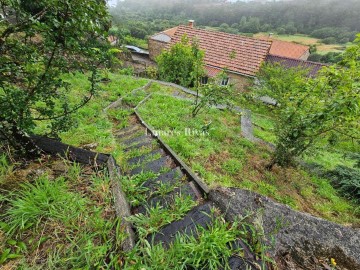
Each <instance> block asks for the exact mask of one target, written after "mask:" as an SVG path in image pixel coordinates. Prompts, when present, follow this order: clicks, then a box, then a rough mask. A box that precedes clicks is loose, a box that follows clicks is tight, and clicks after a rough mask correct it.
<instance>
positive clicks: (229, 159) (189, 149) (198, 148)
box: [139, 93, 360, 223]
mask: <svg viewBox="0 0 360 270" xmlns="http://www.w3.org/2000/svg"><path fill="white" fill-rule="evenodd" d="M191 109H192V103H191V102H188V101H183V100H178V99H175V98H172V97H170V96H169V95H166V94H161V93H157V94H154V95H153V96H152V98H151V99H149V100H148V101H147V102H146V103H145V104H143V105H142V106H141V107H140V108H139V110H140V114H141V115H142V117H143V118H144V119H145V120H146V121H147V122H148V123H150V124H151V125H152V126H153V127H154V128H155V129H156V130H159V131H162V132H163V134H165V135H163V136H162V137H163V139H164V140H165V141H166V142H167V143H168V144H169V145H170V146H171V147H172V148H173V149H174V150H175V151H176V152H177V153H178V154H179V155H180V156H181V157H182V158H183V159H184V160H185V161H186V162H187V163H188V164H189V165H191V167H192V168H193V170H194V171H195V172H196V173H198V174H199V175H200V176H201V177H202V178H203V179H204V180H205V181H206V182H207V183H208V184H210V185H213V186H217V185H220V186H232V187H241V188H247V189H250V190H253V191H255V192H259V193H261V194H263V195H266V196H269V197H272V198H274V199H275V200H277V201H279V202H281V203H284V204H287V205H289V206H291V207H292V208H294V209H298V210H301V211H306V212H310V213H312V214H314V215H317V216H321V217H324V218H327V219H330V220H333V221H335V222H339V223H359V222H360V219H359V215H358V214H357V213H355V212H354V211H353V210H352V209H354V207H356V206H354V204H353V203H352V202H350V201H348V200H346V199H342V198H341V196H340V194H339V193H338V192H337V191H336V190H335V189H334V188H333V189H332V190H331V199H329V196H327V195H326V194H325V193H324V192H320V190H321V189H319V182H317V181H316V180H314V178H312V177H310V176H309V175H308V174H306V173H304V172H302V171H301V170H300V169H281V168H276V170H274V171H271V172H269V171H267V170H266V169H265V165H266V164H267V163H268V162H269V160H270V157H271V152H270V150H269V149H267V148H266V147H261V146H259V145H254V144H252V143H251V142H249V141H247V140H246V139H244V138H243V137H242V136H241V128H240V116H239V115H238V114H236V113H234V112H230V111H219V110H215V109H210V110H208V111H206V112H204V113H202V114H200V115H199V116H198V117H196V118H192V117H191ZM164 112H166V114H164ZM254 119H255V122H256V124H257V125H258V126H259V127H260V128H261V130H262V131H266V132H267V133H268V134H265V136H264V137H265V138H266V139H267V140H269V138H271V136H270V135H272V134H273V133H272V132H273V131H272V129H273V128H274V124H273V121H272V118H271V117H265V116H262V115H261V114H255V118H254ZM209 123H211V124H210V128H209V129H208V130H207V131H206V133H205V134H202V133H201V132H197V131H201V130H202V128H203V127H204V126H206V125H207V124H209ZM269 134H270V135H269ZM272 137H273V138H274V135H272ZM324 181H327V183H329V180H324ZM328 192H330V190H328ZM319 204H322V205H326V206H327V207H328V208H332V209H334V210H333V211H331V212H329V211H327V212H324V213H322V212H321V211H320V209H319Z"/></svg>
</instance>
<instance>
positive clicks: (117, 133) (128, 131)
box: [114, 124, 145, 138]
mask: <svg viewBox="0 0 360 270" xmlns="http://www.w3.org/2000/svg"><path fill="white" fill-rule="evenodd" d="M142 129H143V130H145V128H144V127H143V126H142V125H140V124H135V125H132V126H129V127H126V128H123V129H120V130H117V131H115V133H114V135H115V136H116V137H119V138H121V137H125V136H127V135H129V134H133V133H135V132H137V131H140V130H142Z"/></svg>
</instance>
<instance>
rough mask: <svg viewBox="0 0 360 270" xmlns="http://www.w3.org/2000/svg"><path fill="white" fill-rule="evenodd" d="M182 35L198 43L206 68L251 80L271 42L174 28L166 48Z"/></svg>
mask: <svg viewBox="0 0 360 270" xmlns="http://www.w3.org/2000/svg"><path fill="white" fill-rule="evenodd" d="M172 31H173V30H172ZM184 35H187V37H188V38H189V39H190V40H191V39H193V38H196V39H198V41H199V46H200V48H201V49H202V50H204V51H205V59H204V60H205V63H206V65H207V66H212V67H215V68H220V69H222V68H226V69H228V70H229V71H230V72H235V73H239V74H243V75H248V76H255V74H256V73H257V72H258V70H259V68H260V66H261V63H262V62H263V61H264V60H265V59H266V56H267V54H268V53H269V50H270V47H271V41H268V40H261V39H255V38H250V37H245V36H239V35H233V34H227V33H222V32H215V31H208V30H202V29H196V28H192V27H189V26H183V25H181V26H179V27H177V29H176V30H175V33H174V34H173V36H172V37H171V41H170V42H169V43H168V45H167V47H168V48H169V47H170V46H172V45H173V44H175V43H177V42H179V41H181V38H182V37H183V36H184Z"/></svg>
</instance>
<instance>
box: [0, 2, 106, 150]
mask: <svg viewBox="0 0 360 270" xmlns="http://www.w3.org/2000/svg"><path fill="white" fill-rule="evenodd" d="M30 2H31V1H27V0H26V1H25V0H22V1H16V0H8V1H6V2H3V3H2V9H3V10H5V11H7V12H3V16H4V19H3V20H1V21H0V51H1V56H0V112H1V114H0V132H1V134H2V137H5V138H7V140H8V141H9V143H11V144H13V146H15V147H16V148H22V150H24V149H25V151H26V152H28V153H31V152H34V149H35V146H34V145H33V144H32V143H31V140H30V139H29V137H28V136H27V135H26V134H25V132H29V133H31V132H32V131H33V129H34V127H35V126H36V123H37V122H38V121H42V120H46V121H47V122H48V124H49V129H51V134H53V135H54V134H56V133H57V132H58V131H60V130H64V129H66V128H68V127H69V126H70V123H71V121H70V115H71V113H72V112H74V111H76V110H77V109H78V108H79V107H81V106H83V105H84V104H86V103H87V102H88V101H89V100H90V99H91V97H92V96H93V95H94V93H95V90H96V82H97V68H98V66H99V65H100V64H101V63H103V62H104V61H106V60H108V59H109V57H108V55H107V54H106V53H103V51H105V52H106V50H104V49H99V46H101V44H106V32H107V30H108V27H109V17H108V13H107V8H106V2H105V1H103V0H81V1H80V0H74V1H67V0H55V1H53V0H51V1H50V0H39V1H36V3H35V2H31V3H30ZM75 70H80V71H82V72H90V74H89V80H90V82H91V84H90V85H91V86H90V88H89V89H88V94H87V95H86V96H84V98H83V99H82V100H80V101H79V102H78V103H77V104H71V103H70V102H69V101H68V99H67V93H68V92H69V90H70V87H71V86H70V85H69V84H68V83H66V82H65V81H64V80H63V79H62V77H63V75H64V74H66V73H70V72H73V71H75Z"/></svg>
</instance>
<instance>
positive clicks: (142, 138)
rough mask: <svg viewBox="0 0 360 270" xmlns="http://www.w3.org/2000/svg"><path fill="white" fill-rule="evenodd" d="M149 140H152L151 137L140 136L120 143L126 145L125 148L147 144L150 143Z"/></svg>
mask: <svg viewBox="0 0 360 270" xmlns="http://www.w3.org/2000/svg"><path fill="white" fill-rule="evenodd" d="M151 140H152V138H151V136H148V135H141V136H137V137H133V138H130V139H126V140H125V141H122V142H121V144H122V145H126V146H132V145H135V144H139V143H141V142H147V141H151Z"/></svg>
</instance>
